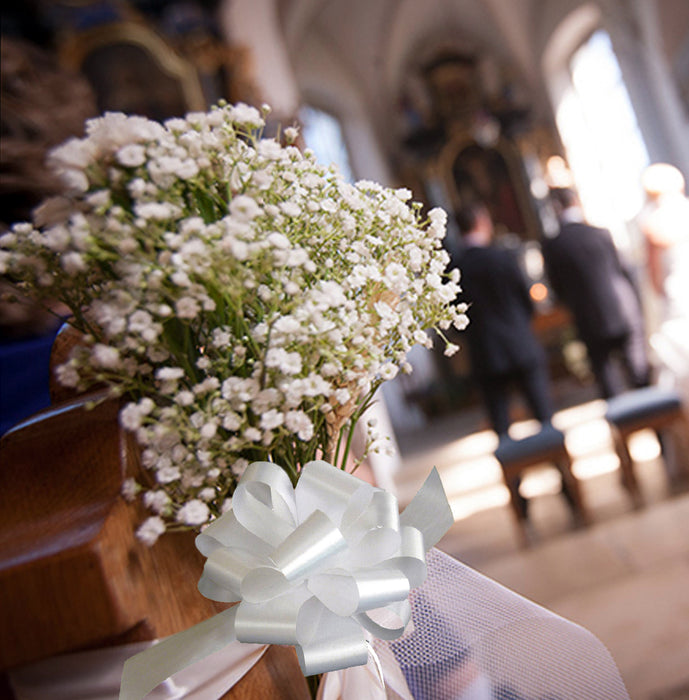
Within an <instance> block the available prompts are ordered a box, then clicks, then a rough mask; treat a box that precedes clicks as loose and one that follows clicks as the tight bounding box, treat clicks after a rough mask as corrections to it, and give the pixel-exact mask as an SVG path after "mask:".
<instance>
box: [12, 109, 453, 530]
mask: <svg viewBox="0 0 689 700" xmlns="http://www.w3.org/2000/svg"><path fill="white" fill-rule="evenodd" d="M264 116H265V113H262V112H260V111H259V110H257V109H255V108H253V107H249V106H247V105H242V104H238V105H234V106H232V105H226V104H220V105H218V106H216V107H214V108H213V109H211V110H210V111H209V112H208V113H192V114H188V115H187V116H186V118H184V119H171V120H169V121H167V122H166V123H165V124H159V123H157V122H153V121H149V120H147V119H144V118H142V117H132V116H125V115H124V114H118V113H108V114H105V115H104V116H103V117H101V118H98V119H94V120H91V121H89V122H87V125H86V137H85V138H83V139H73V140H71V141H69V142H67V143H65V144H64V145H62V146H60V147H58V148H57V149H56V150H54V151H53V152H52V153H51V155H50V162H51V163H52V165H53V166H54V167H55V168H56V169H57V170H58V171H59V173H60V174H61V175H62V177H63V179H64V181H65V183H66V186H67V188H68V191H67V193H66V195H65V196H64V197H60V198H55V199H52V200H49V201H47V202H46V203H44V204H43V205H42V206H41V207H39V208H38V209H37V210H36V212H35V216H34V222H33V224H30V223H21V224H16V225H15V226H13V228H12V230H11V231H10V232H8V233H6V234H5V235H4V236H2V238H1V239H0V273H2V274H4V275H6V276H7V277H9V279H11V280H13V281H14V282H15V283H16V284H17V285H18V286H19V287H20V288H21V289H22V290H24V291H25V292H28V293H29V294H31V295H32V296H34V297H37V298H39V299H40V298H43V299H50V300H58V301H61V302H63V303H64V304H66V305H67V306H68V307H69V309H70V310H71V312H72V314H73V318H72V321H71V323H72V324H73V325H74V326H75V327H76V328H77V329H78V330H79V331H81V332H82V333H83V344H81V345H80V346H79V347H77V348H75V349H74V351H73V352H72V354H71V356H70V358H69V360H68V361H67V362H66V363H65V364H63V365H62V366H60V367H59V368H58V370H57V373H58V379H59V381H60V382H61V383H62V384H63V385H66V386H69V387H75V388H76V389H79V390H86V389H88V388H89V387H92V386H94V385H101V386H106V387H108V389H109V394H110V395H111V396H113V397H117V398H118V399H119V400H121V401H122V402H123V407H122V409H121V412H120V420H121V423H122V425H123V426H124V427H125V428H126V429H127V430H129V431H132V432H133V433H135V435H136V439H137V440H138V442H139V444H140V445H141V448H142V461H143V465H144V467H145V468H146V469H147V473H150V482H149V483H148V484H137V483H134V482H132V481H131V480H128V481H127V482H126V484H125V488H126V492H127V494H128V495H129V496H131V497H133V496H136V495H138V496H141V497H142V498H143V501H144V503H145V505H146V506H147V507H148V508H149V509H150V511H152V513H151V517H149V518H148V519H147V520H146V521H145V522H144V523H143V524H142V525H141V527H140V528H139V531H138V535H139V537H140V538H141V539H143V540H144V541H146V542H147V543H149V544H151V543H153V542H155V540H156V539H157V537H158V536H159V535H160V534H162V533H163V532H164V531H165V530H166V529H175V528H183V527H195V528H200V527H202V526H203V525H205V524H206V523H208V522H210V521H211V520H213V519H214V518H215V517H217V516H218V515H219V514H221V513H222V512H224V511H225V510H226V509H227V508H228V507H229V505H230V504H231V498H232V493H233V489H234V487H235V485H236V482H237V480H238V478H239V477H240V476H241V474H242V472H243V469H244V468H245V467H246V465H247V464H248V463H249V462H251V461H256V460H261V461H266V460H268V461H274V462H276V463H277V464H279V465H281V466H282V467H283V468H284V469H286V470H287V471H288V473H289V474H290V476H291V478H292V480H293V482H296V479H297V478H298V475H299V471H300V467H301V465H303V464H305V463H306V462H308V461H310V460H313V459H318V458H322V459H324V460H326V461H329V462H330V463H331V464H333V465H335V466H339V467H340V468H344V466H345V465H346V464H348V463H349V464H350V465H351V464H352V461H351V456H350V446H351V439H352V432H353V426H354V424H355V423H356V421H357V420H358V419H359V418H360V416H361V415H362V413H363V412H364V411H365V410H366V408H367V407H368V406H369V404H370V402H371V400H372V397H373V395H374V393H375V391H376V390H377V388H378V387H379V385H380V384H381V382H383V381H384V380H387V379H391V378H393V377H394V376H395V375H396V374H397V372H398V371H400V370H402V371H409V370H410V367H409V365H408V363H407V362H406V360H405V356H406V353H407V352H408V351H409V349H410V348H411V347H412V345H414V344H416V343H421V344H423V345H425V346H429V345H430V344H431V340H430V336H429V335H428V334H427V331H428V330H430V329H435V330H436V331H437V332H438V334H439V336H440V337H441V338H443V340H444V342H445V343H446V352H447V353H451V352H453V351H454V350H455V349H456V347H455V346H454V345H452V344H451V343H448V342H447V340H445V339H444V336H443V334H442V331H443V330H444V329H447V328H449V327H450V326H451V325H454V326H456V327H457V328H459V329H461V328H463V327H464V326H465V324H466V317H465V315H464V310H465V309H464V307H463V306H462V305H457V304H456V303H455V299H456V296H457V293H458V292H459V286H458V281H459V273H458V271H456V270H453V271H451V272H450V273H449V274H446V273H445V270H446V267H447V264H448V256H447V254H446V253H445V252H444V250H443V248H442V243H441V239H442V238H443V236H444V234H445V223H446V216H445V213H444V212H443V211H441V210H438V209H436V210H433V211H431V212H430V214H429V215H428V218H427V219H423V217H422V214H421V208H420V206H419V205H418V204H416V203H409V202H408V200H409V198H410V193H409V192H408V191H407V190H390V189H385V188H383V187H381V186H379V185H377V184H374V183H372V182H359V183H357V184H355V185H352V184H349V183H347V182H346V181H344V180H343V178H342V177H341V176H340V175H339V174H338V172H337V171H336V169H334V168H333V167H330V168H327V167H323V166H322V165H319V164H318V163H317V162H316V160H315V158H314V156H313V154H311V153H310V152H308V151H307V152H306V153H302V152H301V151H300V150H299V149H298V148H297V147H296V146H295V145H293V144H294V142H295V139H296V137H297V132H296V130H295V129H294V128H288V129H286V130H285V131H284V134H282V136H281V138H280V139H269V138H264V137H263V136H262V129H263V127H264ZM375 443H376V436H375V435H374V434H371V431H370V430H369V435H368V438H367V440H366V448H367V449H371V448H373V449H376V447H377V446H376V444H375ZM359 457H360V458H361V457H362V455H359Z"/></svg>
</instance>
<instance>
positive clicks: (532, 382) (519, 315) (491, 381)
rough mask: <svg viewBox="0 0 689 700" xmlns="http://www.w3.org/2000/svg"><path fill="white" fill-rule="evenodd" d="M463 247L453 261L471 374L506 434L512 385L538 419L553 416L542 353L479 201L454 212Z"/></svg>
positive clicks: (523, 296)
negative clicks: (464, 310) (465, 309)
mask: <svg viewBox="0 0 689 700" xmlns="http://www.w3.org/2000/svg"><path fill="white" fill-rule="evenodd" d="M456 216H457V224H458V226H459V229H460V232H461V234H462V240H463V250H462V252H461V253H460V255H459V257H458V259H457V261H456V262H457V266H458V267H459V268H460V270H461V272H462V278H461V285H462V290H463V292H464V301H466V302H467V303H469V304H470V308H469V318H470V323H469V326H468V327H467V330H466V339H467V343H468V345H469V351H470V357H471V364H472V369H473V372H474V377H475V379H476V381H477V383H478V385H479V387H480V389H481V391H482V394H483V398H484V402H485V405H486V408H487V411H488V415H489V417H490V420H491V424H492V426H493V429H494V430H495V432H496V433H497V434H498V435H499V436H500V437H501V438H503V437H505V436H507V433H508V428H509V426H510V414H509V394H510V390H511V388H512V386H513V385H516V386H517V387H518V388H519V389H520V390H521V391H522V392H523V394H524V396H525V398H526V400H527V402H528V405H529V408H530V409H531V411H532V412H533V414H534V416H535V417H536V418H537V419H538V420H539V421H540V422H541V423H546V424H547V423H550V420H551V418H552V415H553V408H552V401H551V398H550V390H549V378H548V373H547V366H546V358H545V352H544V351H543V348H542V347H541V345H540V343H539V341H538V339H537V338H536V336H535V335H534V333H533V331H532V329H531V317H532V315H533V304H532V301H531V297H530V296H529V287H528V284H527V282H526V279H525V277H524V275H523V274H522V271H521V268H520V267H519V264H518V262H517V260H516V258H515V256H514V254H513V253H512V252H511V251H509V250H507V249H502V248H499V247H496V246H495V245H492V244H491V243H492V238H493V223H492V220H491V218H490V215H489V213H488V210H487V209H486V208H485V206H483V205H482V204H472V205H469V206H466V207H464V208H462V209H461V210H460V211H459V212H457V215H456Z"/></svg>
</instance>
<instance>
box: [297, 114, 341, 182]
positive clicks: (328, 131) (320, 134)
mask: <svg viewBox="0 0 689 700" xmlns="http://www.w3.org/2000/svg"><path fill="white" fill-rule="evenodd" d="M299 118H300V120H301V123H302V135H303V137H304V143H305V144H306V146H307V148H310V149H311V150H312V151H313V152H314V153H315V154H316V159H317V160H318V162H319V163H321V165H326V166H327V165H330V164H332V163H334V164H335V165H336V166H337V167H338V169H339V171H340V172H341V173H342V176H343V177H344V178H345V179H346V180H347V181H348V182H353V181H354V178H353V176H352V169H351V168H350V165H349V154H348V153H347V146H346V144H345V141H344V137H343V135H342V127H341V126H340V122H339V120H338V119H336V118H335V117H334V116H333V115H332V114H328V112H324V111H323V110H320V109H316V108H315V107H310V106H304V107H302V108H301V110H300V112H299Z"/></svg>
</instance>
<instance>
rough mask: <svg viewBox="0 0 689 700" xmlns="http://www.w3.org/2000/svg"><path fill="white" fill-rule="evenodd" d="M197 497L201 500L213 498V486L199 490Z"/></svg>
mask: <svg viewBox="0 0 689 700" xmlns="http://www.w3.org/2000/svg"><path fill="white" fill-rule="evenodd" d="M199 498H200V499H201V500H202V501H212V500H213V499H214V498H215V489H213V488H210V487H208V488H205V489H202V490H201V491H199Z"/></svg>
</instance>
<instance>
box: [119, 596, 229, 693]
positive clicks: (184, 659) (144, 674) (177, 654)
mask: <svg viewBox="0 0 689 700" xmlns="http://www.w3.org/2000/svg"><path fill="white" fill-rule="evenodd" d="M236 614H237V607H236V606H235V607H232V608H230V609H229V610H225V611H224V612H221V613H220V614H218V615H215V616H214V617H211V618H210V619H208V620H204V621H203V622H200V623H199V624H198V625H194V626H193V627H190V628H189V629H187V630H184V631H183V632H179V633H178V634H174V635H172V636H171V637H168V638H167V639H164V640H163V641H162V642H160V643H158V644H156V645H155V646H152V647H150V648H149V649H146V650H145V651H142V652H141V653H139V654H136V655H135V656H132V657H131V658H130V659H127V661H126V662H125V664H124V670H123V671H122V683H121V685H120V700H143V698H145V697H146V695H148V693H150V692H151V691H152V690H153V689H154V688H155V687H156V686H157V685H158V684H159V683H162V682H163V681H164V680H166V679H167V678H169V677H170V676H172V675H173V674H175V673H177V672H178V671H181V670H182V669H183V668H186V667H187V666H190V665H191V664H193V663H196V662H197V661H201V659H205V658H206V657H207V656H210V655H211V654H213V653H214V652H216V651H219V650H220V649H222V648H223V647H225V646H227V645H228V644H230V643H231V642H233V641H235V640H236V635H235V631H234V618H235V616H236Z"/></svg>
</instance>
